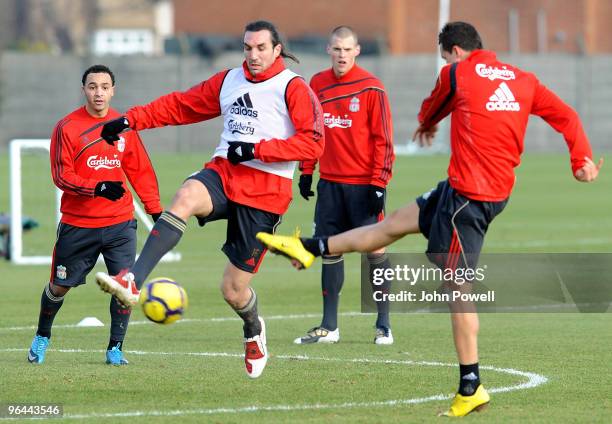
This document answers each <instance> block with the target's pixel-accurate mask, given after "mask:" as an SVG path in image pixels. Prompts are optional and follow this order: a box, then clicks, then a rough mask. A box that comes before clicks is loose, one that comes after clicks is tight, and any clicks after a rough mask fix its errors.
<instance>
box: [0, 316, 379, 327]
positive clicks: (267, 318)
mask: <svg viewBox="0 0 612 424" xmlns="http://www.w3.org/2000/svg"><path fill="white" fill-rule="evenodd" d="M338 315H340V316H344V317H347V316H348V317H352V316H361V315H363V316H371V315H372V313H361V312H340V313H339V314H338ZM304 318H321V314H320V313H317V314H295V315H267V316H265V319H266V320H285V319H304ZM225 321H242V318H240V317H219V318H183V319H181V320H180V321H177V322H176V323H175V324H174V325H176V324H181V323H182V324H187V323H193V322H225ZM143 324H153V323H152V322H151V321H147V320H142V321H130V326H132V325H143ZM37 328H38V327H37V326H35V325H25V326H20V327H0V331H22V330H36V329H37ZM53 328H54V329H56V328H98V327H81V326H78V325H76V324H60V325H54V326H53ZM100 328H101V327H100Z"/></svg>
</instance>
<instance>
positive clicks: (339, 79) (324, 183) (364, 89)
mask: <svg viewBox="0 0 612 424" xmlns="http://www.w3.org/2000/svg"><path fill="white" fill-rule="evenodd" d="M360 50H361V47H360V46H359V40H358V37H357V34H356V33H355V31H353V29H352V28H350V27H348V26H339V27H337V28H335V29H334V30H333V31H332V33H331V34H330V37H329V43H328V45H327V53H328V54H329V56H330V58H331V63H332V66H331V68H329V69H326V70H325V71H322V72H319V73H318V74H316V75H314V76H313V77H312V79H311V81H310V86H311V87H312V89H313V90H314V92H315V94H316V95H317V97H318V98H319V101H320V102H321V106H322V107H323V116H324V123H325V151H324V152H323V155H322V156H321V158H320V159H319V173H320V175H321V178H320V180H319V183H318V185H317V203H316V206H315V216H314V226H315V227H314V235H315V236H323V235H334V234H338V233H341V232H343V231H347V230H350V229H352V228H356V227H361V226H362V225H368V224H374V223H376V222H378V221H380V220H382V219H383V217H384V207H385V198H386V187H387V184H388V183H389V180H390V179H391V168H392V166H393V160H394V158H395V156H394V152H393V126H392V123H391V111H390V109H389V102H388V100H387V94H386V92H385V88H384V86H383V84H382V83H381V82H380V81H379V80H378V78H376V77H375V76H374V75H372V74H370V73H369V72H367V71H366V70H365V69H363V68H361V67H359V66H358V65H357V64H356V63H355V59H356V58H357V56H359V53H360ZM315 165H316V161H314V160H312V161H304V162H302V163H301V166H300V168H301V170H302V175H301V176H300V184H299V185H300V194H301V195H302V197H304V199H306V200H308V199H309V198H310V197H312V196H314V192H313V191H312V174H313V172H314V169H315ZM367 257H368V261H369V263H370V272H373V270H374V269H375V268H384V267H387V266H388V264H389V261H388V259H387V257H386V254H385V249H384V248H381V249H378V250H375V251H372V252H369V253H368V255H367ZM343 283H344V259H343V257H342V255H325V256H324V257H323V270H322V274H321V289H322V294H323V319H322V320H321V324H320V325H319V326H317V327H314V328H311V329H310V330H308V332H307V333H306V335H305V336H303V337H298V338H297V339H295V340H294V343H297V344H308V343H337V342H338V341H339V340H340V330H339V328H338V303H339V301H340V291H341V289H342V285H343ZM382 289H383V290H387V289H388V284H386V285H383V287H382ZM377 308H378V316H377V319H376V327H375V328H376V332H375V336H374V343H376V344H378V345H389V344H392V343H393V335H392V333H391V324H390V322H389V304H388V302H378V303H377Z"/></svg>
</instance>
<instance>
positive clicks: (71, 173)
mask: <svg viewBox="0 0 612 424" xmlns="http://www.w3.org/2000/svg"><path fill="white" fill-rule="evenodd" d="M120 116H121V115H120V114H119V113H118V112H117V111H116V110H114V109H109V111H108V114H107V115H106V116H105V117H104V118H96V117H94V116H91V115H90V114H89V113H88V112H87V109H85V106H83V107H80V108H79V109H77V110H75V111H74V112H72V113H70V114H69V115H67V116H66V117H65V118H64V119H62V120H61V121H59V122H58V123H57V124H56V126H55V129H54V130H53V135H52V137H51V150H50V157H51V175H52V177H53V182H54V183H55V185H56V186H57V187H59V188H60V189H61V190H63V191H64V193H63V194H62V202H61V211H62V220H61V221H62V222H64V223H66V224H69V225H74V226H76V227H85V228H100V227H106V226H109V225H114V224H118V223H120V222H124V221H128V220H130V219H132V218H133V217H134V205H133V201H132V194H131V192H130V190H129V189H128V187H127V186H126V183H125V181H126V179H125V177H126V176H127V178H128V179H129V180H130V184H131V185H132V187H134V190H136V193H137V194H138V197H140V200H141V201H142V203H143V204H144V207H145V210H146V212H147V213H148V214H152V213H158V212H161V211H162V207H161V204H160V202H159V189H158V186H157V177H156V176H155V171H154V170H153V166H152V165H151V161H150V160H149V156H148V155H147V151H146V150H145V148H144V146H143V144H142V140H140V137H139V136H138V133H137V132H136V131H130V132H127V133H124V134H122V135H121V140H120V141H116V142H115V146H110V145H109V144H108V143H106V142H105V141H104V140H100V141H97V142H94V141H95V140H96V139H98V138H99V137H100V131H101V130H102V125H103V124H104V123H105V122H107V121H109V120H111V119H115V118H118V117H120ZM100 181H123V182H124V188H125V189H126V192H125V194H124V195H123V197H121V199H119V200H117V201H115V202H113V201H111V200H108V199H106V198H104V197H94V189H95V188H96V185H97V184H98V183H99V182H100Z"/></svg>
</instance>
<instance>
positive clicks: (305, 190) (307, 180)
mask: <svg viewBox="0 0 612 424" xmlns="http://www.w3.org/2000/svg"><path fill="white" fill-rule="evenodd" d="M298 187H300V195H301V196H302V197H303V198H304V199H306V200H309V199H310V198H311V197H314V195H315V194H314V191H312V174H310V175H309V174H302V175H300V182H299V183H298Z"/></svg>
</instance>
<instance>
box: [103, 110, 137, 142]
mask: <svg viewBox="0 0 612 424" xmlns="http://www.w3.org/2000/svg"><path fill="white" fill-rule="evenodd" d="M128 128H130V123H129V121H128V119H127V118H126V117H125V116H122V117H120V118H117V119H113V120H112V121H108V122H107V123H106V124H104V126H103V127H102V132H101V133H100V137H102V138H103V139H104V140H105V141H106V142H107V143H108V144H110V145H111V146H113V145H114V143H115V141H117V140H119V134H121V133H122V132H123V131H125V130H127V129H128Z"/></svg>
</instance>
